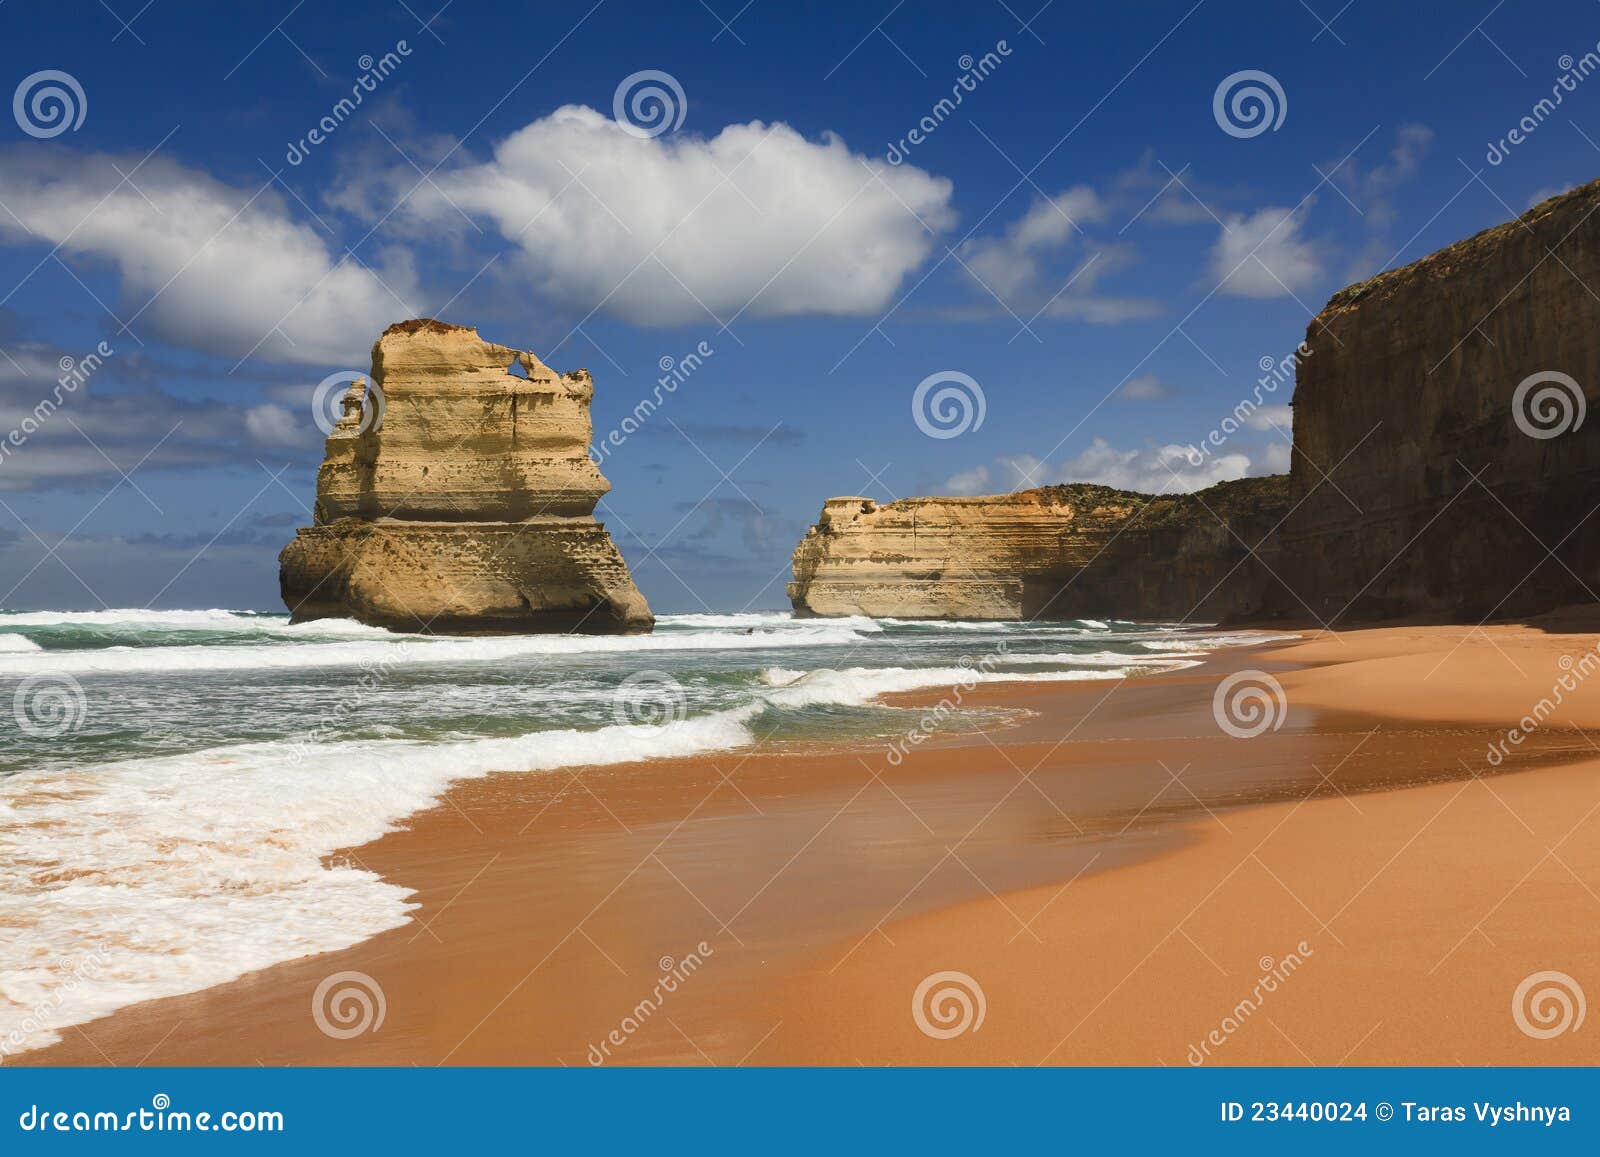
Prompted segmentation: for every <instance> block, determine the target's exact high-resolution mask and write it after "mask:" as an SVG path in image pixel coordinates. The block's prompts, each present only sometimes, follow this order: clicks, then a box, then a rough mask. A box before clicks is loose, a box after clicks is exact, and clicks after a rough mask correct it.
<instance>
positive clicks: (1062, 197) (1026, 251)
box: [961, 185, 1106, 303]
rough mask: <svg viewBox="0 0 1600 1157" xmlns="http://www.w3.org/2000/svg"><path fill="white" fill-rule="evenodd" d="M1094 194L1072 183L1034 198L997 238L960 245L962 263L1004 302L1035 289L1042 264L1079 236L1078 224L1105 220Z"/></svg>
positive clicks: (1089, 189)
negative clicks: (1069, 186) (1064, 188)
mask: <svg viewBox="0 0 1600 1157" xmlns="http://www.w3.org/2000/svg"><path fill="white" fill-rule="evenodd" d="M1105 212H1106V210H1105V206H1104V205H1103V204H1102V203H1101V201H1100V198H1099V197H1098V196H1097V195H1096V194H1095V191H1094V190H1093V189H1091V188H1089V187H1087V186H1085V185H1077V186H1074V187H1073V188H1071V189H1067V190H1066V191H1064V192H1061V193H1058V194H1056V195H1055V196H1054V197H1035V198H1034V200H1033V204H1032V205H1030V206H1029V207H1028V211H1027V212H1026V213H1025V214H1023V215H1022V216H1021V217H1020V218H1018V219H1017V220H1015V221H1013V222H1011V224H1009V225H1007V226H1006V228H1005V230H1004V231H1003V232H1002V233H1001V234H1000V235H999V236H998V237H979V238H976V239H974V240H972V241H968V242H967V243H966V244H965V245H963V246H962V247H961V260H962V262H963V263H964V264H965V265H966V267H967V268H968V269H969V270H970V271H971V272H972V275H973V276H974V277H976V278H977V279H978V280H979V281H980V282H982V283H983V285H984V286H986V287H987V288H988V290H989V291H990V292H992V293H994V294H995V295H996V296H997V297H999V298H1000V299H1001V300H1002V301H1005V302H1007V303H1009V302H1011V301H1013V300H1014V299H1018V298H1020V297H1022V296H1024V295H1026V294H1028V293H1031V292H1034V291H1035V290H1037V288H1038V287H1039V285H1040V284H1041V282H1042V280H1043V269H1042V266H1041V262H1042V260H1043V259H1044V257H1046V256H1047V255H1048V254H1050V253H1052V252H1055V251H1057V250H1059V249H1061V248H1062V247H1063V246H1065V245H1066V244H1067V243H1068V242H1070V241H1072V240H1073V239H1074V238H1075V237H1081V236H1083V226H1084V225H1085V224H1091V223H1093V222H1096V221H1100V220H1103V219H1104V218H1105Z"/></svg>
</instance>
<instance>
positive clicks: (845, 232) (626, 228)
mask: <svg viewBox="0 0 1600 1157" xmlns="http://www.w3.org/2000/svg"><path fill="white" fill-rule="evenodd" d="M386 179H389V180H392V181H394V182H396V183H398V184H399V187H400V188H401V189H402V190H403V189H406V188H410V187H411V186H412V185H414V184H416V182H415V174H414V173H413V172H412V171H411V170H409V169H407V170H405V171H403V172H396V173H394V174H391V175H389V177H387V178H386ZM950 195H951V184H950V182H949V181H947V180H945V179H943V178H940V177H934V176H931V175H929V174H928V173H925V172H923V171H922V170H921V169H918V168H915V167H913V166H910V165H902V166H899V167H894V166H890V165H888V164H886V163H884V162H882V161H879V160H875V159H870V158H868V157H865V156H862V155H861V154H858V153H853V152H851V151H850V149H849V148H848V147H847V146H846V145H845V143H844V141H842V140H841V139H840V138H839V137H837V136H835V135H833V134H825V135H824V136H823V138H822V139H821V140H820V141H808V140H807V139H806V138H805V137H803V136H802V135H801V134H800V133H798V132H796V131H795V130H794V129H792V128H790V127H789V126H788V125H786V124H781V123H780V124H773V125H770V126H769V125H764V124H762V123H761V122H759V121H752V122H751V123H749V124H742V125H729V126H727V127H725V128H724V129H723V130H722V131H721V132H719V133H718V134H717V135H716V136H714V137H711V138H709V139H707V138H702V137H697V136H693V135H690V134H688V133H676V134H671V135H668V136H663V137H657V138H650V139H640V138H639V137H636V136H634V135H632V134H630V133H628V132H626V131H625V130H624V129H622V128H621V127H620V126H618V125H617V123H616V122H615V121H613V120H611V119H610V118H609V117H606V116H603V115H601V114H600V113H598V112H596V111H595V110H594V109H591V108H586V107H582V106H578V105H568V106H566V107H563V108H560V109H557V110H556V111H555V112H553V113H551V114H550V115H549V116H546V117H541V118H540V119H539V120H536V121H534V122H533V123H531V124H529V125H526V126H524V127H523V128H521V129H519V130H517V131H516V132H514V133H512V134H511V136H509V137H507V138H506V139H505V140H503V141H501V142H500V143H499V144H498V145H497V146H496V147H495V150H494V156H493V158H492V159H491V160H489V161H486V162H483V163H481V164H469V165H466V166H464V167H461V168H456V169H449V170H441V171H439V172H438V173H436V174H434V176H433V177H432V179H431V181H429V182H427V183H424V184H422V185H421V186H420V187H418V188H417V189H416V191H415V192H414V193H413V194H412V196H411V197H410V198H409V200H408V201H407V202H406V207H405V209H404V210H403V211H404V212H406V213H409V214H410V215H412V216H413V217H416V218H421V219H423V220H426V221H428V222H429V223H430V224H434V225H437V226H440V227H443V228H446V229H450V230H452V231H458V230H460V229H462V228H465V227H466V224H465V222H464V221H463V219H462V214H466V215H468V216H470V217H473V218H487V219H488V220H490V221H492V222H493V223H494V225H495V226H496V227H497V228H498V230H499V232H500V233H501V235H502V236H503V237H504V238H505V239H506V240H508V241H511V242H513V243H514V244H515V245H516V246H517V247H518V248H519V249H520V253H521V265H522V267H523V270H524V271H525V272H526V273H527V274H528V275H529V276H530V277H531V278H532V279H533V281H534V282H535V284H536V285H537V286H538V288H539V289H540V290H541V291H542V292H543V293H544V294H545V295H547V296H549V297H551V298H554V299H557V300H560V301H563V302H567V303H576V304H579V305H581V306H583V307H586V308H587V307H590V306H594V307H597V308H603V309H604V310H606V311H607V312H609V313H612V314H615V315H617V316H619V317H622V318H624V319H627V320H630V321H634V322H640V323H644V324H662V325H665V324H673V323H679V322H687V321H696V320H700V321H705V320H709V318H708V315H707V311H708V310H709V311H711V312H713V313H715V314H716V315H717V316H718V317H720V318H721V319H722V320H724V321H725V320H727V319H728V318H729V317H730V316H732V315H733V314H735V313H739V312H741V311H742V312H745V313H748V314H753V315H759V316H787V315H796V314H863V313H872V312H874V311H878V310H881V309H883V308H885V307H886V306H887V305H888V304H889V303H890V302H891V301H892V300H893V297H894V295H895V293H896V292H897V291H898V290H899V289H900V287H901V284H902V282H903V281H904V279H905V278H906V276H907V274H909V273H910V272H911V271H912V270H914V269H915V268H917V266H919V265H921V264H922V262H923V261H924V260H925V259H926V258H927V256H928V254H929V252H930V251H931V249H932V246H933V237H932V235H931V234H930V232H929V230H930V229H931V230H940V229H945V228H948V227H950V226H951V225H953V224H954V223H955V214H954V213H953V211H952V210H951V208H950ZM341 200H342V203H344V204H347V205H357V204H360V203H362V202H363V201H370V200H372V199H371V198H368V197H366V196H364V195H363V194H362V193H361V191H360V190H352V191H347V193H346V194H345V195H344V197H343V198H342V199H341Z"/></svg>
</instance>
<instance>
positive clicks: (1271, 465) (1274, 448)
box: [1258, 442, 1290, 474]
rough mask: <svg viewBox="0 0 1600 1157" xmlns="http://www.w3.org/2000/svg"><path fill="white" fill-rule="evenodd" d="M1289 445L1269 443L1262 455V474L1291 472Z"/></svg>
mask: <svg viewBox="0 0 1600 1157" xmlns="http://www.w3.org/2000/svg"><path fill="white" fill-rule="evenodd" d="M1289 458H1290V454H1289V443H1287V442H1269V443H1267V448H1266V450H1264V451H1263V452H1262V454H1261V469H1260V470H1259V471H1258V473H1262V474H1287V473H1288V472H1289Z"/></svg>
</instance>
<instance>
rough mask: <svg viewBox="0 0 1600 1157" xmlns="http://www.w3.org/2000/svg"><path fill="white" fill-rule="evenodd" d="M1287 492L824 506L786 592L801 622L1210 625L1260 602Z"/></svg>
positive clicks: (1082, 493) (1236, 487)
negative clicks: (868, 618) (837, 618)
mask: <svg viewBox="0 0 1600 1157" xmlns="http://www.w3.org/2000/svg"><path fill="white" fill-rule="evenodd" d="M1287 493H1288V487H1287V480H1286V479H1285V478H1284V477H1283V476H1281V475H1279V476H1275V477H1271V478H1251V479H1244V480H1241V481H1239V482H1224V483H1220V484H1218V485H1216V486H1213V487H1211V488H1209V489H1208V490H1204V491H1201V492H1200V493H1199V494H1194V495H1171V496H1153V495H1149V494H1138V493H1134V492H1132V491H1127V490H1115V489H1112V488H1111V487H1108V486H1097V485H1092V484H1087V483H1084V484H1075V485H1070V486H1046V487H1041V488H1039V489H1037V490H1023V491H1019V492H1017V493H1015V494H1001V495H991V496H987V497H978V498H906V499H901V500H900V501H898V502H890V503H886V504H884V505H879V504H877V503H875V502H873V501H872V500H871V499H867V498H830V499H829V500H828V501H827V502H826V503H825V504H824V505H823V508H822V516H821V518H819V519H818V521H817V524H816V525H815V526H813V527H812V528H811V529H810V530H809V531H807V532H806V536H805V537H804V538H803V539H801V541H800V544H799V545H798V546H797V547H796V548H795V552H794V582H792V583H790V584H789V597H790V601H791V602H792V603H793V605H794V609H795V612H796V613H797V614H801V615H820V616H827V615H851V614H865V615H873V616H879V617H890V618H908V619H1031V618H1039V619H1083V618H1094V619H1106V618H1123V619H1166V620H1186V621H1213V620H1216V619H1221V618H1227V617H1230V616H1233V615H1238V614H1243V613H1246V612H1248V611H1252V610H1254V609H1256V608H1257V607H1259V606H1260V605H1261V602H1262V600H1263V598H1264V597H1265V587H1266V586H1267V584H1269V583H1270V582H1272V581H1273V580H1272V576H1271V570H1270V568H1271V567H1272V566H1273V565H1274V564H1275V563H1276V552H1275V546H1274V544H1273V542H1271V541H1270V539H1269V532H1270V531H1271V529H1272V528H1273V527H1274V526H1275V525H1276V523H1277V522H1278V521H1279V520H1281V519H1282V517H1283V515H1284V513H1285V512H1286V510H1287V507H1288V501H1287ZM1263 540H1266V541H1263ZM1251 548H1254V550H1255V553H1252V551H1251Z"/></svg>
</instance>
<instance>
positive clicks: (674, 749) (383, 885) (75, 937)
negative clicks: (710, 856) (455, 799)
mask: <svg viewBox="0 0 1600 1157" xmlns="http://www.w3.org/2000/svg"><path fill="white" fill-rule="evenodd" d="M758 709H759V708H758V706H756V705H751V706H749V707H746V708H743V709H739V710H735V711H724V712H719V713H716V714H713V715H707V716H703V717H700V718H696V719H688V720H682V721H679V722H675V723H671V724H667V725H665V726H661V727H653V728H645V727H620V726H611V727H604V728H600V729H598V730H594V731H575V730H560V731H542V732H537V733H533V734H529V735H522V736H517V737H514V738H507V739H475V740H470V741H465V742H459V743H416V742H406V741H394V740H379V741H371V742H363V743H336V744H328V745H324V746H319V747H312V748H310V749H309V750H307V751H303V752H299V751H297V750H296V749H295V747H294V746H293V745H292V744H289V743H282V742H276V743H256V744H240V745H235V746H232V747H223V748H216V749H213V750H211V751H206V752H200V753H197V754H191V755H184V756H174V757H168V758H161V759H147V760H134V761H127V762H122V763H116V764H108V765H104V766H101V767H98V768H91V769H78V770H74V771H37V772H22V773H19V774H16V775H13V776H10V777H9V778H7V779H5V780H0V846H3V847H4V848H5V854H4V856H0V924H3V925H5V926H6V927H8V928H9V929H11V930H12V931H13V935H11V936H9V937H7V945H6V947H4V948H0V978H3V979H0V1049H3V1048H9V1049H10V1051H13V1052H14V1051H18V1050H20V1049H22V1048H37V1047H39V1046H41V1045H45V1044H48V1043H50V1042H51V1041H53V1040H56V1039H58V1036H59V1033H58V1030H59V1029H61V1028H63V1027H65V1026H67V1025H71V1024H81V1023H83V1022H84V1021H87V1020H91V1019H93V1018H95V1017H97V1016H103V1015H105V1014H106V1013H109V1012H111V1011H113V1010H115V1009H117V1008H121V1007H123V1006H125V1005H128V1004H132V1003H135V1002H137V1001H141V1000H149V999H152V998H155V997H161V996H173V995H177V994H179V993H184V992H193V991H196V990H198V989H201V988H207V987H210V986H212V985H216V984H223V983H226V982H228V981H230V980H233V979H235V978H237V977H239V976H241V975H243V974H244V973H246V972H249V971H251V970H253V969H257V968H264V967H266V966H267V965H270V964H275V963H277V962H279V961H282V960H288V959H292V958H294V957H297V956H305V955H310V954H314V953H319V952H331V951H336V950H338V949H341V948H346V947H349V946H350V945H352V944H356V943H359V942H360V941H362V940H364V939H366V938H367V937H370V936H374V935H376V934H377V933H379V932H382V931H385V930H386V929H389V928H395V927H398V926H400V925H402V924H404V923H405V922H406V919H407V913H408V912H409V911H410V910H411V909H412V908H413V907H414V905H412V904H411V903H409V902H408V897H409V895H410V893H409V892H408V891H407V890H406V889H404V888H401V887H398V886H397V885H394V884H391V883H387V882H385V881H384V880H382V879H380V878H379V877H378V876H376V875H374V874H373V873H371V872H367V871H364V870H362V869H359V868H355V867H351V866H348V865H336V866H333V867H324V866H323V863H322V858H323V857H324V856H327V855H328V854H329V853H332V852H334V851H336V850H338V849H340V848H345V847H353V846H356V845H359V844H362V843H365V842H367V841H369V840H372V839H376V838H377V837H378V836H380V835H382V834H383V833H384V832H386V831H388V830H391V829H392V828H393V827H394V825H395V824H396V823H397V822H398V821H399V820H401V819H403V818H404V817H406V816H408V815H410V814H412V813H414V812H416V811H419V810H421V809H423V808H426V807H428V806H430V805H432V804H433V803H435V802H436V801H437V799H438V798H439V795H440V793H441V792H442V791H443V790H444V789H445V788H446V787H447V786H448V785H449V784H450V783H451V782H452V781H453V780H456V779H460V778H466V777H475V776H482V775H485V774H487V773H489V772H491V771H494V770H501V769H525V770H533V771H539V770H548V769H552V768H557V767H568V766H575V765H579V764H589V763H624V762H628V761H631V760H638V759H644V758H649V757H657V756H674V755H676V756H682V755H691V754H695V753H697V752H702V751H708V750H713V749H717V748H724V747H730V746H736V745H738V744H741V743H745V742H748V741H749V739H750V733H749V731H748V730H747V729H746V726H745V721H746V720H747V719H749V718H750V717H751V716H752V715H753V714H754V713H755V712H756V711H757V710H758ZM86 959H87V960H90V961H92V963H93V967H92V968H89V969H87V970H86V971H87V973H88V974H87V975H86V976H84V977H83V978H82V979H81V980H79V981H78V982H77V983H75V984H72V985H67V984H63V983H61V980H62V974H63V973H64V972H71V971H72V969H74V968H75V967H77V966H78V964H79V963H80V962H81V961H84V960H86ZM40 1008H43V1009H45V1010H47V1012H46V1014H45V1015H44V1016H42V1017H40V1016H38V1015H37V1014H36V1012H35V1010H36V1009H40ZM13 1033H16V1034H18V1039H13V1038H12V1034H13ZM0 1055H3V1054H0Z"/></svg>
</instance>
